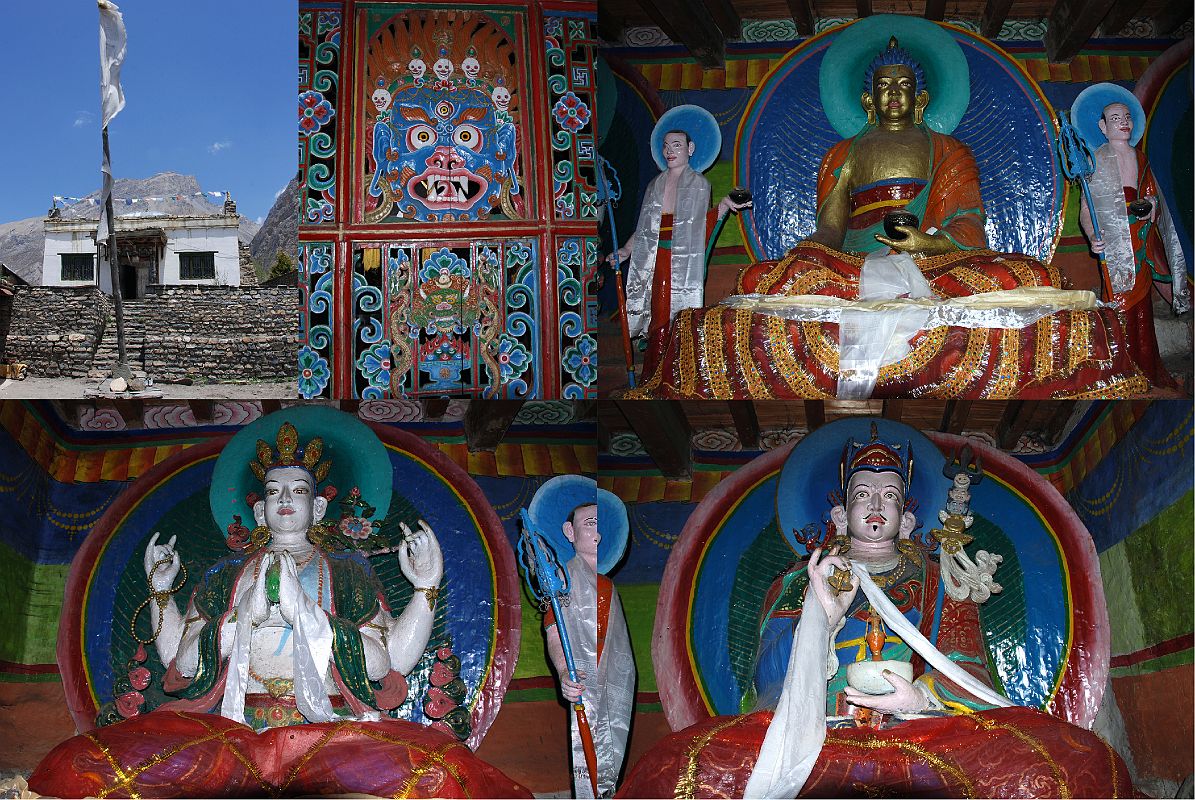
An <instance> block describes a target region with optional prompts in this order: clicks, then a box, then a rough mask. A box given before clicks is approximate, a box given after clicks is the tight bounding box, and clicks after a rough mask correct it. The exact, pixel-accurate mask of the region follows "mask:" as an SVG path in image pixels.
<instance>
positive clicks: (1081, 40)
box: [1045, 0, 1116, 62]
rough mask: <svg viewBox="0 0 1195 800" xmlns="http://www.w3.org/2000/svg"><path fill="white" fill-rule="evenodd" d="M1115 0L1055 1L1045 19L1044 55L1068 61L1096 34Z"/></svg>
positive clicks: (1053, 60) (1055, 59) (1052, 58)
mask: <svg viewBox="0 0 1195 800" xmlns="http://www.w3.org/2000/svg"><path fill="white" fill-rule="evenodd" d="M1115 3H1116V0H1058V2H1056V3H1054V8H1053V9H1051V11H1050V15H1049V17H1047V19H1046V36H1045V45H1046V58H1048V59H1049V60H1050V61H1051V62H1062V61H1070V60H1071V59H1072V58H1074V57H1075V56H1076V55H1077V54H1078V52H1079V51H1080V50H1082V49H1083V45H1085V44H1087V41H1088V40H1089V39H1091V37H1092V36H1093V35H1094V34H1095V29H1096V28H1097V27H1099V24H1100V23H1101V22H1103V21H1104V17H1106V16H1108V12H1109V11H1110V10H1112V6H1113V4H1115Z"/></svg>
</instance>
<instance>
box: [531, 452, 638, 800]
mask: <svg viewBox="0 0 1195 800" xmlns="http://www.w3.org/2000/svg"><path fill="white" fill-rule="evenodd" d="M528 513H529V515H530V516H531V518H532V519H533V520H534V521H535V524H536V525H537V527H538V528H539V530H540V531H541V532H543V534H544V535H545V536H546V537H547V538H548V540H549V541H550V542H551V544H552V547H553V549H555V550H556V551H557V553H558V555H559V558H560V560H561V561H562V562H566V563H565V564H564V569H565V570H566V571H567V573H568V578H569V587H570V588H569V600H568V603H567V604H566V605H564V606H563V608H562V612H563V616H564V619H563V620H558V619H556V618H555V615H554V614H552V613H551V612H550V611H549V613H548V614H547V615H546V616H545V618H544V636H545V638H546V640H547V649H548V656H549V659H550V660H551V663H552V668H553V669H554V670H555V671H556V675H557V677H558V678H559V680H560V693H561V695H563V696H564V698H565V699H566V700H568V701H569V702H570V703H575V702H577V699H578V698H580V699H581V700H582V702H583V703H584V706H585V715H586V718H587V719H588V720H589V725H590V728H591V731H592V736H593V745H594V749H595V751H596V754H597V780H596V786H597V789H596V792H595V791H594V788H593V783H592V782H591V781H590V779H589V771H588V768H587V767H586V763H585V758H584V754H583V752H582V742H581V738H580V732H579V731H578V729H577V721H576V719H575V718H573V717H571V716H570V718H569V719H570V729H571V738H572V756H573V758H572V763H573V791H574V796H576V797H594V796H597V797H610V796H611V795H613V794H614V790H615V788H616V784H617V781H618V774H619V772H620V771H621V769H622V762H623V758H624V756H625V755H626V745H627V735H628V733H629V731H630V724H631V712H632V710H633V706H634V700H635V659H634V655H633V653H632V652H631V639H630V634H629V633H628V631H627V623H626V617H625V616H624V615H623V612H622V601H621V600H620V599H619V597H618V591H617V590H616V589H615V588H614V583H613V581H611V580H610V579H609V578H608V577H606V575H605V573H607V572H609V571H610V570H611V569H612V568H613V567H614V565H615V564H617V563H618V561H619V560H620V559H621V558H622V554H623V552H624V550H625V548H626V542H627V532H628V524H627V516H626V508H625V507H624V506H623V504H622V501H621V500H619V499H618V498H617V497H615V496H614V495H613V494H611V493H610V492H607V491H605V490H602V489H598V488H597V483H596V482H595V481H594V480H593V479H592V478H587V477H583V476H579V475H561V476H558V477H556V478H552V479H551V480H549V481H547V482H546V483H544V485H543V486H541V487H540V488H539V490H538V491H537V492H536V493H535V497H534V498H532V500H531V507H530V509H529V511H528ZM599 527H600V528H601V529H602V530H604V531H605V532H606V533H605V534H604V535H603V533H600V532H599ZM562 622H563V624H564V627H565V630H566V631H567V636H568V639H569V643H570V647H571V650H572V656H573V661H574V664H575V666H576V670H577V678H578V679H577V680H576V681H573V680H571V679H570V678H569V675H568V669H567V665H566V663H565V656H564V649H563V646H562V645H561V640H560V636H559V625H560V623H562Z"/></svg>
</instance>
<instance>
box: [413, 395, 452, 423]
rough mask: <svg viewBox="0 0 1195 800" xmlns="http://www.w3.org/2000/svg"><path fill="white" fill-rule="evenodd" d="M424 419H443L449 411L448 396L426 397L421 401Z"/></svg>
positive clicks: (420, 405)
mask: <svg viewBox="0 0 1195 800" xmlns="http://www.w3.org/2000/svg"><path fill="white" fill-rule="evenodd" d="M419 407H420V409H421V410H422V412H423V418H424V419H442V418H443V417H444V414H445V413H447V411H448V398H447V397H425V398H423V399H422V400H420V401H419Z"/></svg>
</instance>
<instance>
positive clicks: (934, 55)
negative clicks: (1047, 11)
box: [818, 14, 971, 139]
mask: <svg viewBox="0 0 1195 800" xmlns="http://www.w3.org/2000/svg"><path fill="white" fill-rule="evenodd" d="M893 36H895V37H896V38H897V40H898V42H899V43H900V46H901V48H903V49H904V50H907V51H908V52H909V53H910V54H911V55H912V56H913V58H914V59H916V60H917V62H918V63H919V64H921V69H922V70H923V71H924V73H925V86H926V88H927V89H928V91H929V107H928V108H926V109H925V118H924V119H925V124H926V125H928V126H929V127H930V128H932V129H933V130H935V131H937V132H938V133H946V134H949V133H952V132H953V131H954V129H955V128H957V127H958V124H959V122H960V121H961V120H962V118H963V114H965V113H966V111H967V106H968V105H969V104H970V102H971V71H970V69H969V68H968V67H967V58H966V56H964V55H963V49H962V48H961V47H959V44H958V42H957V41H955V39H954V37H953V36H951V35H950V33H949V31H948V30H947V29H946V28H944V27H942V26H941V25H939V24H937V23H935V22H930V21H929V20H926V19H922V18H921V17H907V16H903V15H900V14H879V15H877V16H874V17H865V18H863V19H861V20H858V21H857V22H853V23H851V24H849V25H847V26H846V27H844V28H843V29H841V30H840V31H838V32H837V33H836V34H834V42H833V44H831V45H830V47H829V48H828V49H827V50H826V55H825V57H824V58H823V59H822V66H821V71H820V74H819V76H818V81H819V86H820V89H821V98H822V108H823V109H824V110H825V112H826V117H827V118H828V119H829V120H830V124H831V125H833V126H834V130H836V131H838V135H839V136H842V137H843V138H844V139H845V138H848V137H851V136H854V135H855V134H857V133H859V131H860V130H861V129H862V128H863V126H864V125H866V124H867V114H866V113H865V112H864V111H863V107H862V106H861V105H860V103H859V96H860V95H861V94H862V93H863V76H864V74H865V73H866V72H867V66H868V65H869V64H870V63H871V62H872V59H874V58H875V57H876V56H877V55H879V53H880V51H882V50H885V49H886V48H887V47H888V40H889V39H890V38H892V37H893ZM843 76H846V78H845V79H844V78H843Z"/></svg>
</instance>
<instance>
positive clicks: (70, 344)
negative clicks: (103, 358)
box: [5, 286, 112, 378]
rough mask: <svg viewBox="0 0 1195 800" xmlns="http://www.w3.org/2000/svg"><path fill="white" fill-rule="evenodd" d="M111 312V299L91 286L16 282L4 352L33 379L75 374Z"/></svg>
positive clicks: (86, 365) (80, 373) (85, 364)
mask: <svg viewBox="0 0 1195 800" xmlns="http://www.w3.org/2000/svg"><path fill="white" fill-rule="evenodd" d="M111 315H112V298H110V297H108V296H107V295H106V294H104V293H103V292H101V291H100V290H99V289H97V288H95V287H94V286H85V287H63V286H59V287H50V286H18V287H17V289H16V295H15V296H14V297H13V304H12V322H11V325H10V327H9V331H8V340H7V342H6V346H5V355H6V356H7V357H8V358H11V359H13V360H16V361H21V362H23V363H25V364H28V365H29V374H30V375H31V376H34V377H38V378H80V377H84V376H86V375H87V371H88V369H90V368H91V361H92V358H93V357H94V356H95V350H96V347H97V345H98V344H99V342H100V339H101V338H102V337H103V335H104V325H105V321H106V320H107V319H108V318H110V317H111Z"/></svg>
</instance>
